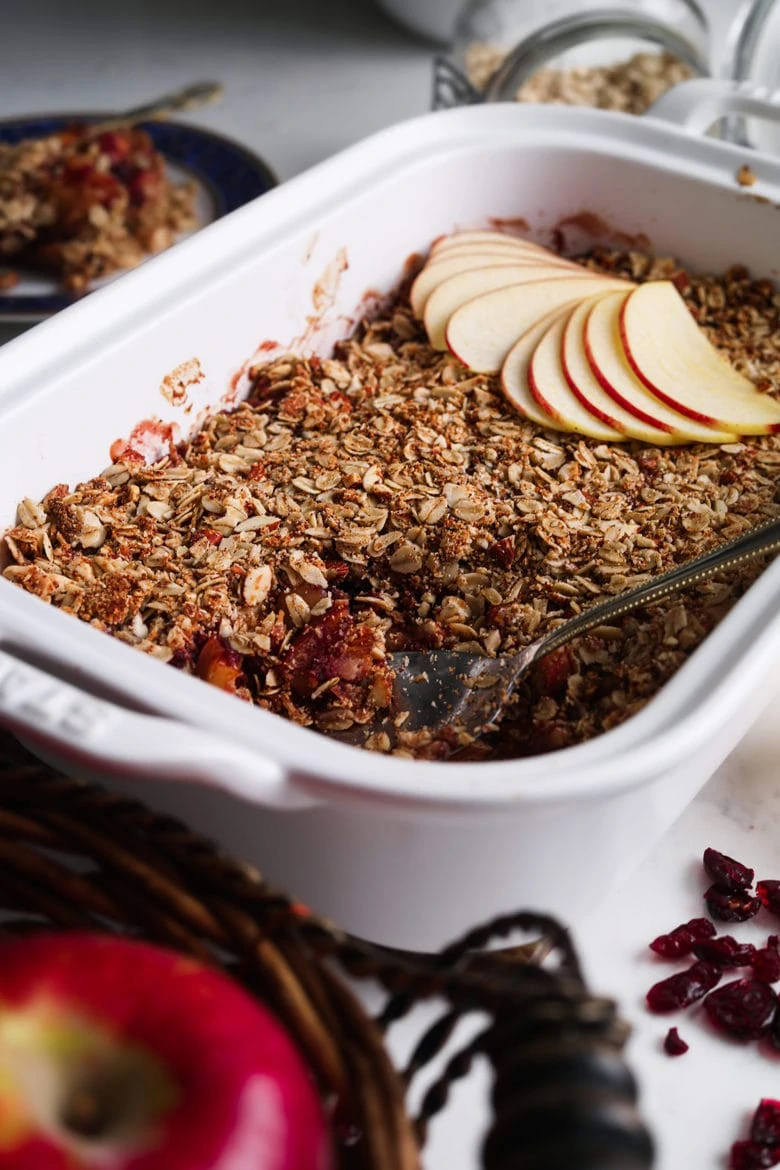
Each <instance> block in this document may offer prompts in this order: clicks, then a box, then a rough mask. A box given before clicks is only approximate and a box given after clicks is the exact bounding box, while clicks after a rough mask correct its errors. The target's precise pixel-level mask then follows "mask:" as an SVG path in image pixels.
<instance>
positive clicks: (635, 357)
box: [619, 280, 780, 435]
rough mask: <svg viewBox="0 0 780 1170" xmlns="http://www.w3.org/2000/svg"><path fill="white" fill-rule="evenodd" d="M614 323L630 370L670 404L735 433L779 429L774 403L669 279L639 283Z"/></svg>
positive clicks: (778, 411) (779, 408)
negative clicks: (725, 353)
mask: <svg viewBox="0 0 780 1170" xmlns="http://www.w3.org/2000/svg"><path fill="white" fill-rule="evenodd" d="M619 329H620V339H621V342H622V345H623V349H624V352H625V356H626V359H627V361H628V364H629V366H630V367H631V369H632V370H633V372H634V374H635V375H636V377H637V378H638V379H639V380H640V381H641V382H642V383H643V384H644V386H646V387H647V389H648V390H649V391H650V393H651V394H652V395H653V396H654V397H655V398H657V399H660V401H661V402H664V403H666V405H667V406H670V407H671V408H672V409H673V410H677V411H679V412H680V413H681V414H684V415H686V416H687V417H688V418H691V419H694V420H695V421H696V422H699V423H702V424H704V425H705V426H711V427H716V428H720V429H721V430H733V431H737V432H738V433H739V434H741V435H748V434H750V435H765V434H771V433H774V432H777V431H780V403H777V402H775V401H774V400H773V399H772V398H769V397H768V396H767V395H765V394H760V393H759V392H758V391H757V390H756V388H755V386H754V385H753V383H752V382H751V381H749V379H748V378H745V377H744V376H743V375H742V374H740V373H738V372H737V371H736V370H735V369H734V368H733V366H731V365H730V364H729V363H728V361H727V360H726V359H725V358H724V357H722V356H721V354H719V353H718V351H717V350H716V349H715V346H714V345H712V343H711V342H710V341H709V339H708V338H707V337H706V336H705V334H704V333H703V331H702V330H701V329H700V328H699V326H698V325H697V324H696V322H695V321H694V319H693V317H692V316H691V314H690V312H689V311H688V308H687V306H686V304H685V301H684V300H683V299H682V297H681V296H680V294H679V292H678V291H677V289H676V288H675V286H674V285H673V284H672V282H671V281H668V280H662V281H649V282H648V283H647V284H643V285H640V286H639V288H637V289H636V290H635V292H634V293H632V294H631V296H630V297H627V298H626V301H625V302H624V303H623V304H622V305H621V308H620V318H619Z"/></svg>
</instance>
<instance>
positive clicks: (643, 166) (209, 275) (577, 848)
mask: <svg viewBox="0 0 780 1170" xmlns="http://www.w3.org/2000/svg"><path fill="white" fill-rule="evenodd" d="M707 84H708V85H709V84H710V83H707ZM711 93H712V91H711V89H709V90H707V91H706V92H705V91H702V90H697V88H696V84H695V83H694V84H693V89H692V92H691V94H690V96H689V97H688V98H687V99H685V100H683V99H681V98H680V97H677V98H675V99H674V102H675V103H676V105H675V104H673V106H672V109H673V110H674V111H675V117H677V118H678V120H679V121H680V122H685V120H686V119H687V118H689V117H690V118H693V119H694V120H695V118H696V116H697V114H696V111H697V109H698V108H700V101H701V100H710V99H711ZM719 100H722V98H719ZM735 100H736V99H734V98H733V97H732V98H731V99H730V101H731V102H732V103H733V102H734V101H735ZM661 112H662V113H663V109H662V110H661ZM745 162H750V165H751V166H752V167H753V169H754V171H755V172H756V174H757V175H758V178H759V182H758V185H757V186H755V187H753V188H751V189H750V191H749V192H746V191H745V190H743V189H741V188H740V187H739V186H738V185H737V184H736V181H735V175H736V172H737V170H738V169H739V167H740V166H741V165H742V164H743V163H745ZM755 195H760V196H762V197H764V198H765V199H766V200H768V201H767V202H760V201H757V200H756V199H755V198H754V196H755ZM778 201H780V163H778V162H775V161H773V160H771V159H769V158H765V157H762V156H755V155H749V154H748V153H747V152H746V151H743V150H741V149H740V148H737V147H733V146H728V145H724V144H722V143H719V142H717V141H712V140H706V139H704V138H702V137H701V136H699V135H696V134H693V133H691V132H689V131H688V130H687V129H685V128H684V126H674V125H668V124H664V123H663V122H661V121H655V120H652V119H649V118H647V119H643V120H638V119H630V118H625V117H621V116H617V115H612V114H604V113H599V112H595V111H584V110H565V109H563V108H552V107H528V106H517V105H506V106H490V107H481V108H472V109H462V110H455V111H451V112H449V113H444V114H436V115H431V116H427V117H423V118H420V119H417V120H415V121H412V122H408V123H405V124H403V125H399V126H397V127H394V128H393V129H390V130H388V131H385V132H383V133H381V134H378V135H376V136H375V137H373V138H371V139H369V140H368V141H367V142H364V143H363V144H362V145H359V146H357V147H355V148H353V149H351V150H348V151H346V152H345V153H344V154H341V155H339V156H338V157H336V158H334V159H332V160H331V161H329V162H327V163H325V164H323V165H321V166H319V167H317V168H316V169H315V170H314V171H311V172H309V173H308V174H305V175H303V176H302V177H300V178H298V179H296V180H294V181H293V182H290V183H288V184H286V185H285V186H284V187H282V188H280V189H278V190H276V191H273V192H271V193H270V194H269V195H266V196H264V197H263V198H262V199H261V200H260V201H258V202H256V203H254V204H251V205H249V206H247V207H246V208H244V209H242V210H241V211H238V212H236V213H234V214H233V215H231V216H229V217H227V218H226V219H225V220H223V221H221V222H220V223H217V224H215V225H214V226H212V227H209V228H207V229H206V230H204V231H203V232H201V233H199V234H198V235H197V236H196V237H194V238H193V239H191V240H188V241H186V242H184V243H182V244H181V245H180V246H178V247H177V248H175V249H174V250H172V251H171V252H170V253H168V254H166V255H163V256H161V257H160V258H158V259H156V260H154V261H153V262H151V263H150V264H148V265H147V266H145V267H144V268H143V269H141V270H139V271H137V272H134V273H130V274H128V275H127V276H125V277H123V278H122V280H121V281H118V282H117V283H116V284H114V285H113V286H111V287H109V288H106V289H105V290H103V291H101V292H99V293H96V294H95V295H93V296H90V297H89V298H87V299H86V300H85V301H84V302H83V303H81V304H79V305H77V306H75V307H74V308H71V309H68V310H66V311H65V312H63V313H61V314H60V315H59V316H57V317H56V318H54V319H53V320H51V321H49V322H47V323H45V324H43V325H40V326H38V327H37V328H35V329H34V330H33V331H32V332H30V333H28V334H27V335H26V336H24V337H22V338H20V339H18V340H16V341H14V342H12V343H10V344H9V345H7V346H6V347H5V348H4V349H3V350H2V352H0V387H1V389H0V443H1V444H2V458H1V459H0V525H2V526H4V525H5V524H7V523H11V522H13V519H14V512H15V506H16V503H17V501H18V499H19V498H20V497H21V496H22V495H29V496H32V497H35V498H38V497H40V496H41V495H42V494H43V493H44V492H46V491H47V490H48V489H49V488H51V487H52V485H54V484H55V483H57V482H71V483H73V482H76V481H78V480H79V479H84V478H87V477H89V476H90V475H92V474H95V473H97V472H98V471H100V470H101V469H102V468H103V467H104V466H105V465H106V464H107V463H108V462H109V461H110V460H109V447H110V445H111V444H112V442H113V441H114V440H116V439H117V438H120V437H126V436H128V435H129V434H130V432H131V431H132V429H133V427H134V426H135V424H136V423H138V422H139V420H141V419H146V418H157V419H159V420H162V421H163V422H164V423H171V424H173V425H174V426H175V428H177V431H176V433H178V434H183V433H185V432H186V431H188V430H189V429H191V428H192V426H193V425H194V423H195V421H196V418H197V413H198V410H200V409H201V408H202V407H204V406H205V405H207V404H212V405H213V404H215V403H219V401H220V400H221V399H222V398H223V396H224V395H225V392H226V388H228V387H229V386H230V385H231V384H233V385H234V386H235V385H237V386H238V388H239V391H240V387H241V381H240V378H239V379H238V381H237V382H236V380H235V378H234V375H235V374H236V371H237V370H239V368H240V366H241V363H242V362H243V361H244V360H245V359H246V358H247V357H248V356H249V355H251V354H252V353H253V352H254V351H255V350H256V348H257V347H258V345H259V344H260V343H263V342H270V341H271V340H273V341H278V342H280V343H281V344H282V345H283V346H284V347H287V346H289V345H293V346H296V347H299V348H303V349H306V348H308V349H312V350H315V351H318V352H322V353H325V352H327V350H328V348H329V346H330V345H331V344H332V342H333V340H334V338H335V337H337V336H339V335H343V334H344V333H345V331H347V330H348V329H349V326H350V321H351V320H353V318H354V313H355V309H356V306H358V305H359V303H360V302H361V298H362V297H363V296H364V294H365V293H366V292H367V290H378V291H379V292H384V291H387V290H389V289H391V288H392V287H393V285H394V284H395V283H396V282H397V281H398V279H399V277H400V275H401V272H402V269H403V265H404V262H405V260H406V258H407V257H408V256H409V255H410V253H414V252H417V251H421V250H423V249H425V248H426V246H427V245H428V243H429V242H430V240H431V239H432V238H433V237H435V236H436V235H437V234H438V233H441V232H446V231H449V230H452V229H453V228H455V227H458V226H474V225H480V224H486V223H488V222H489V221H490V217H496V218H499V219H500V218H510V219H511V218H514V217H518V216H522V217H524V218H525V219H526V220H527V221H528V223H529V225H530V229H531V230H532V231H533V232H535V233H540V238H547V237H545V235H544V231H545V229H547V228H550V227H551V226H552V225H554V224H556V223H558V222H559V221H560V220H561V219H562V218H565V217H567V216H572V215H577V213H579V212H581V211H583V210H587V211H588V212H590V213H592V215H594V216H597V217H599V218H600V220H602V221H604V222H605V223H607V224H611V225H614V227H615V228H619V229H621V230H622V231H623V232H627V233H629V234H634V233H639V232H641V233H644V234H646V235H647V236H648V237H649V239H650V240H651V241H652V244H653V245H654V246H655V248H656V249H657V250H658V251H659V252H662V253H674V254H676V255H678V256H680V257H682V258H683V260H684V261H685V262H686V263H688V264H689V265H692V266H694V267H697V268H709V269H712V268H715V269H720V268H724V267H725V266H727V265H729V264H732V263H736V262H741V263H745V264H748V265H749V266H750V267H751V268H752V269H753V270H754V271H755V272H756V273H757V274H765V275H776V273H777V271H778V269H780V235H779V234H778V224H780V220H778V212H777V210H776V208H775V206H773V204H774V203H775V202H778ZM315 287H316V298H315V299H316V307H317V313H316V314H315V312H314V307H313V303H312V293H313V289H315ZM192 358H197V359H198V361H199V362H200V366H201V369H202V372H203V378H202V380H201V381H200V382H199V383H197V385H195V386H192V387H190V404H189V405H188V406H184V405H182V406H172V405H171V404H170V403H169V402H168V401H167V399H166V398H165V397H163V396H162V395H161V393H160V389H159V387H160V383H161V379H162V378H163V376H164V375H165V374H166V373H167V372H168V371H170V370H171V369H172V368H173V367H176V366H177V365H179V364H180V363H181V362H183V361H187V360H189V359H192ZM779 601H780V563H777V564H775V565H774V566H773V567H772V568H770V569H769V570H768V571H767V572H766V573H765V574H764V575H763V576H762V578H761V579H760V580H759V581H758V582H757V584H756V585H755V586H754V587H753V588H752V589H751V590H750V592H749V593H748V594H747V596H746V597H745V598H744V599H743V600H742V601H741V602H740V604H739V605H738V606H737V607H736V608H735V609H734V611H733V612H732V613H731V615H730V616H729V617H728V618H727V620H726V621H724V622H723V623H722V625H721V626H720V627H719V629H718V630H717V631H716V632H715V633H714V634H713V635H712V636H711V637H710V638H709V639H708V640H707V642H706V643H705V645H704V646H703V647H702V648H701V649H699V650H698V651H697V652H696V654H694V655H693V657H692V658H691V659H690V661H689V662H688V663H687V664H686V665H685V667H684V668H683V669H682V670H681V671H680V672H679V673H678V675H677V676H676V677H675V678H674V679H673V680H672V681H671V682H670V683H669V684H668V685H667V686H666V687H665V688H664V689H663V691H662V692H661V693H660V694H659V695H658V696H657V698H655V699H654V700H653V702H652V703H650V705H649V706H648V707H647V708H646V709H645V710H644V711H643V712H642V713H641V714H640V715H639V716H637V717H636V718H634V719H632V720H631V721H630V722H629V723H627V724H625V725H624V726H622V727H620V728H618V729H616V730H615V731H612V732H610V733H609V734H607V735H604V736H602V737H600V738H599V739H597V740H594V741H592V742H590V743H587V744H584V745H582V746H578V747H575V748H571V749H568V750H566V751H563V752H558V753H554V754H551V755H547V756H544V757H540V758H537V759H529V760H520V761H514V762H496V763H480V764H474V765H471V764H457V765H453V764H446V763H441V764H437V763H425V762H410V761H408V760H400V759H394V758H384V757H375V756H371V755H368V754H366V753H363V752H361V751H358V750H357V749H353V748H349V747H346V746H343V745H341V744H338V743H335V742H331V741H329V740H326V739H323V738H321V737H319V736H317V735H316V734H315V733H313V732H310V731H307V730H304V729H302V728H300V727H296V726H293V725H290V724H288V723H286V722H285V721H283V720H281V719H279V718H277V717H275V716H273V715H270V714H267V713H265V712H263V711H259V710H257V709H254V708H252V707H251V706H249V705H246V704H244V703H242V702H241V701H240V700H238V699H236V698H234V697H231V696H229V695H227V694H224V693H222V692H220V691H218V690H215V689H213V688H211V687H209V686H208V685H207V684H205V683H202V682H200V681H198V680H197V679H194V678H191V677H187V676H184V675H182V674H180V673H179V672H178V671H175V670H173V669H171V668H170V667H168V666H164V665H162V664H160V663H158V662H155V661H153V660H151V659H149V658H147V657H145V656H144V655H142V654H139V653H137V652H136V651H134V650H132V649H130V648H128V647H127V646H125V645H123V644H120V643H118V642H116V641H114V640H112V639H111V638H109V637H106V636H105V635H103V634H101V633H99V632H97V631H96V630H93V629H92V628H90V627H88V626H85V625H83V624H81V623H80V622H78V621H77V620H76V619H74V618H71V617H68V616H66V615H64V614H62V613H61V612H58V611H56V610H54V609H51V608H49V607H47V606H46V605H44V604H42V603H41V602H40V601H39V600H37V599H36V598H33V597H31V596H29V595H28V594H26V593H24V592H23V591H22V590H20V589H18V588H16V587H15V586H12V585H10V584H9V583H7V582H6V581H4V580H2V581H0V645H1V646H2V649H1V650H0V719H2V721H3V722H4V723H6V724H8V725H9V726H10V727H12V728H15V729H17V730H18V731H19V732H21V733H23V734H24V735H25V736H26V738H27V739H28V741H30V742H32V743H34V744H35V745H36V748H37V750H39V751H40V752H42V753H43V754H47V755H48V756H49V757H51V758H53V759H55V760H56V761H57V762H58V763H59V764H60V765H61V766H62V767H63V768H65V769H66V770H69V771H72V772H75V773H82V774H83V773H89V774H92V775H95V776H98V777H100V778H102V779H103V780H107V781H108V782H110V783H114V784H118V785H120V786H122V787H123V788H125V789H128V790H132V791H133V792H136V793H137V794H138V795H140V796H142V797H143V798H145V799H147V800H149V801H151V802H152V804H154V805H155V806H157V807H160V808H170V809H172V810H174V811H176V812H178V813H180V814H181V815H183V816H184V817H186V818H187V819H188V820H189V821H190V822H191V823H192V824H193V825H195V826H197V827H199V828H201V829H204V830H206V831H207V832H210V833H212V834H213V835H215V836H217V837H219V838H222V839H223V840H225V841H226V843H228V844H229V845H230V846H231V848H233V849H234V850H235V851H236V852H238V853H239V854H240V855H243V856H245V857H247V858H249V859H253V860H255V861H257V862H258V863H259V864H260V865H261V866H262V868H263V870H264V871H265V872H266V874H267V875H268V876H269V877H270V878H271V879H273V880H274V881H276V882H280V883H283V884H284V885H285V886H287V887H288V888H290V889H291V890H293V891H295V893H296V894H297V895H298V896H299V897H301V898H303V899H304V900H306V901H308V902H309V903H310V904H311V905H313V906H315V907H316V908H317V909H319V910H321V911H324V912H326V913H328V914H330V915H332V916H333V917H334V918H336V919H337V920H338V921H339V922H341V923H342V924H343V925H344V926H346V927H347V928H348V929H350V930H353V931H355V932H357V933H359V934H363V935H366V936H370V937H372V938H375V939H378V940H381V941H384V942H386V943H391V944H396V945H401V946H405V947H409V948H423V949H424V948H429V947H434V946H437V945H439V944H440V943H442V942H443V941H444V940H446V939H448V938H450V937H451V936H453V935H454V934H456V933H457V932H459V931H460V930H462V929H464V928H465V927H467V926H468V925H470V924H472V923H474V922H475V921H476V920H478V919H481V918H484V917H485V916H486V915H491V914H495V913H498V912H501V911H507V910H510V909H514V908H517V907H519V906H522V905H527V906H532V907H535V908H540V909H548V910H551V911H554V912H558V913H560V914H562V915H563V916H564V917H565V918H566V919H567V920H568V921H577V920H578V919H579V917H580V916H581V915H583V914H584V913H585V912H586V911H587V909H588V908H590V907H592V906H593V905H594V904H595V903H596V901H597V900H598V899H599V898H601V897H602V896H603V895H604V893H605V892H606V891H607V890H609V889H610V888H611V887H612V886H613V885H614V883H616V882H618V881H620V880H621V879H622V878H623V877H624V876H625V874H626V873H627V872H628V871H629V870H630V868H631V867H632V866H633V865H634V864H635V863H636V862H637V861H638V860H639V859H640V858H641V856H642V855H643V854H644V853H645V852H646V851H647V850H648V849H649V848H650V846H651V845H652V844H653V842H654V841H655V840H656V839H657V838H658V837H659V836H660V834H661V833H663V831H664V830H665V829H666V827H667V826H668V825H669V824H670V823H671V822H672V821H673V820H674V819H675V818H676V817H677V815H678V814H679V813H680V811H681V810H682V809H683V807H684V806H685V805H686V803H687V802H688V801H690V799H691V798H692V797H693V795H694V794H695V793H696V791H697V790H698V789H699V788H700V786H701V785H702V784H703V783H704V781H705V780H706V779H707V778H708V777H709V776H710V775H711V774H712V772H713V771H714V769H715V768H716V767H717V766H718V764H719V763H720V762H721V761H722V759H723V758H724V757H725V756H726V754H727V753H728V752H729V751H730V750H731V749H732V747H733V746H734V745H735V744H736V743H737V741H738V740H739V738H740V736H741V735H742V734H743V733H744V731H745V730H746V728H747V727H748V725H749V723H750V722H751V721H752V719H753V718H754V716H755V715H756V714H757V713H758V711H759V710H760V709H761V701H762V695H763V694H764V693H765V692H766V687H767V680H768V678H769V676H770V673H771V672H772V671H773V670H774V668H775V662H776V660H777V655H778V651H780V613H779V612H778V610H779V608H780V607H779V605H778V602H779Z"/></svg>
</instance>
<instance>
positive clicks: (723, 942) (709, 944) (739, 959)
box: [693, 934, 756, 971]
mask: <svg viewBox="0 0 780 1170" xmlns="http://www.w3.org/2000/svg"><path fill="white" fill-rule="evenodd" d="M693 953H694V955H695V956H696V958H697V959H704V961H705V963H714V964H715V965H716V966H717V967H722V968H723V970H724V971H727V970H729V968H731V967H749V966H750V964H751V963H752V962H753V957H754V955H755V953H756V948H755V947H754V946H753V944H752V943H739V942H737V940H736V939H735V938H732V937H731V935H730V934H724V935H721V937H720V938H707V939H704V940H703V941H702V942H699V943H696V945H695V946H694V948H693Z"/></svg>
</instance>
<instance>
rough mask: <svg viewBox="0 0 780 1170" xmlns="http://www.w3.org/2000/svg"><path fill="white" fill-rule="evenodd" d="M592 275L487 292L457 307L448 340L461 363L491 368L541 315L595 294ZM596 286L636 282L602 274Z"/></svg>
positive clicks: (493, 369) (483, 370) (481, 369)
mask: <svg viewBox="0 0 780 1170" xmlns="http://www.w3.org/2000/svg"><path fill="white" fill-rule="evenodd" d="M593 286H594V280H593V277H592V276H588V275H586V274H584V273H583V275H582V276H571V277H567V278H566V279H562V280H561V279H556V280H539V281H536V282H534V283H531V284H510V285H507V287H506V288H498V289H495V290H494V291H493V292H488V293H483V294H482V296H479V297H475V298H474V300H473V301H467V302H466V304H465V305H461V307H460V308H459V309H458V310H457V311H456V312H455V313H453V315H452V317H451V318H450V323H449V325H448V326H447V345H448V347H449V349H450V350H451V352H452V353H453V354H454V356H455V357H456V358H458V360H459V361H461V362H462V363H463V365H465V366H468V368H469V369H471V370H475V371H477V372H478V373H483V374H493V373H495V372H496V371H497V370H500V369H501V366H502V364H503V362H504V359H505V358H506V355H507V354H508V353H509V351H510V349H511V348H512V346H513V345H514V344H515V342H516V341H517V340H518V339H519V338H520V337H522V336H523V334H524V333H525V332H526V330H528V329H530V328H531V326H532V325H534V324H535V323H536V322H537V321H540V320H541V319H542V317H545V316H547V314H548V313H551V312H553V311H554V310H555V309H562V308H563V307H564V306H566V305H572V306H573V305H574V304H575V303H576V302H577V301H581V300H583V299H584V298H585V297H589V296H592V295H593ZM598 287H599V288H600V289H602V290H603V291H604V292H607V291H608V290H609V289H610V288H613V289H626V288H630V287H632V286H631V285H629V284H628V282H627V281H624V280H611V279H608V278H606V277H605V278H603V279H602V280H601V281H599V282H598Z"/></svg>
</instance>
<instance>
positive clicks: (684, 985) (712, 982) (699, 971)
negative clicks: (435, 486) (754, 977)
mask: <svg viewBox="0 0 780 1170" xmlns="http://www.w3.org/2000/svg"><path fill="white" fill-rule="evenodd" d="M720 977H721V971H720V969H719V968H718V967H716V966H714V965H713V964H712V963H702V962H699V963H694V964H693V966H692V967H689V968H688V970H687V971H680V972H679V973H678V974H677V975H670V976H669V978H668V979H662V980H661V982H660V983H656V984H654V985H653V986H652V987H651V988H650V990H649V991H648V993H647V1006H648V1007H649V1008H650V1011H651V1012H674V1011H677V1009H678V1008H684V1007H688V1005H689V1004H692V1003H696V1000H697V999H701V997H702V996H703V995H706V994H707V992H708V991H711V990H712V988H713V987H715V986H716V984H717V983H718V981H719V979H720ZM762 986H764V985H763V984H762Z"/></svg>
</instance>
